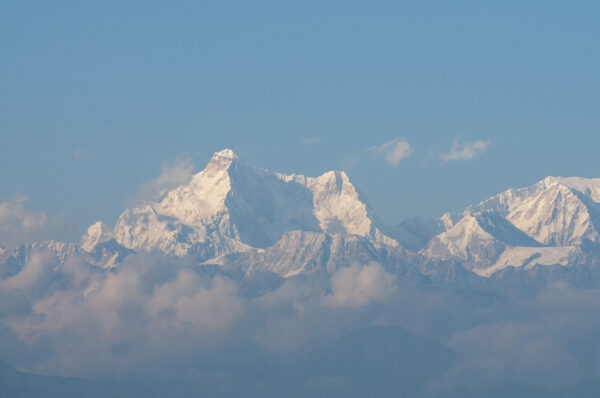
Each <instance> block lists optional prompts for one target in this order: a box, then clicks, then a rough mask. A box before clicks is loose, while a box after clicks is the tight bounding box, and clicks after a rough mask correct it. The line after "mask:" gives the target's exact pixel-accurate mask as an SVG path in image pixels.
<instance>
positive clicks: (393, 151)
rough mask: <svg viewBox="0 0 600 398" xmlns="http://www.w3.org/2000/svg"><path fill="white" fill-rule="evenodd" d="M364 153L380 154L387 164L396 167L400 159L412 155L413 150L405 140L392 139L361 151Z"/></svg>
mask: <svg viewBox="0 0 600 398" xmlns="http://www.w3.org/2000/svg"><path fill="white" fill-rule="evenodd" d="M366 152H376V153H379V154H382V155H383V157H384V159H385V161H386V162H387V164H389V165H390V166H392V167H396V166H398V163H400V161H401V160H402V159H405V158H407V157H409V156H410V155H411V154H412V153H413V149H412V147H411V146H410V144H409V143H408V142H407V141H406V140H405V139H403V138H394V139H393V140H390V141H388V142H386V143H383V144H381V145H379V146H372V147H369V148H367V149H365V150H364V151H363V153H366Z"/></svg>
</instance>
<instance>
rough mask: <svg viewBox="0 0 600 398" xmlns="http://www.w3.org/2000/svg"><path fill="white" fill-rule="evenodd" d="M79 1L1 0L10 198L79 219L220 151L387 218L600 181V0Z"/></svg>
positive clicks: (2, 164) (82, 222) (0, 86)
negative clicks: (340, 178) (351, 192)
mask: <svg viewBox="0 0 600 398" xmlns="http://www.w3.org/2000/svg"><path fill="white" fill-rule="evenodd" d="M82 3H83V2H62V1H55V2H18V1H14V2H13V1H7V2H3V4H2V6H1V12H0V58H1V59H2V61H1V62H0V72H1V73H0V90H1V93H2V94H1V95H0V132H1V135H2V145H1V146H0V169H1V170H2V184H0V197H2V198H4V199H10V198H12V197H14V196H15V195H17V194H25V195H27V196H29V197H30V203H29V206H30V207H32V208H34V209H38V210H43V211H46V212H48V213H50V214H55V213H62V214H64V215H65V216H66V217H67V218H69V219H70V220H72V221H73V222H74V223H75V225H76V226H77V232H79V231H81V230H82V229H83V228H85V227H87V225H89V224H90V223H91V222H93V221H95V220H96V219H104V220H106V221H108V222H109V223H114V221H115V220H116V217H117V216H118V215H119V214H120V212H121V210H122V208H123V207H124V206H125V204H126V201H127V200H128V198H131V197H132V196H133V195H135V193H136V191H137V189H138V186H139V184H140V183H142V182H144V181H148V180H151V179H153V178H155V177H156V176H157V175H158V174H159V173H160V167H161V164H162V163H163V162H175V161H176V159H177V158H182V157H183V158H185V157H190V158H192V159H193V161H194V163H195V165H196V168H197V169H198V170H199V169H201V168H202V167H203V166H204V163H206V162H207V161H208V159H209V157H210V155H211V154H212V153H213V152H215V151H218V150H220V149H222V148H225V147H231V148H232V149H234V150H235V151H236V152H237V153H238V155H239V156H240V157H241V158H243V159H245V160H247V161H248V162H250V163H252V164H254V165H257V166H260V167H265V168H269V169H272V170H277V171H284V172H299V173H303V174H308V175H319V174H321V173H322V172H324V171H326V170H330V169H345V170H346V171H347V172H348V174H349V175H350V177H351V179H352V181H353V182H354V183H355V184H356V185H357V186H358V187H359V188H361V189H362V190H363V191H364V192H365V193H366V195H367V196H368V198H369V199H370V201H371V203H372V205H373V206H374V207H375V209H376V211H377V212H378V213H379V214H380V215H382V216H383V217H384V218H385V219H387V220H388V221H391V222H399V221H401V220H402V219H404V218H407V217H411V216H416V215H419V216H425V217H437V216H440V215H441V214H442V213H443V212H445V211H460V210H462V209H463V208H464V207H466V206H467V205H468V204H470V203H474V202H477V201H479V200H482V199H484V198H486V197H487V196H490V195H492V194H494V193H497V192H499V191H502V190H504V189H506V188H508V187H510V186H523V185H529V184H531V183H533V182H535V181H537V180H539V179H541V178H543V177H545V176H547V175H564V176H570V175H579V176H584V177H597V176H600V163H599V162H598V155H599V152H600V151H599V149H598V148H599V147H600V134H599V131H600V115H599V114H598V109H599V108H600V107H599V105H600V99H599V95H598V93H599V88H600V77H599V76H600V75H599V74H598V70H600V55H599V51H598V42H597V41H598V37H600V27H599V25H598V23H597V21H598V16H599V11H600V5H599V4H598V3H597V2H585V1H581V2H576V4H574V3H575V2H569V3H568V2H557V1H529V2H496V4H491V2H476V1H473V2H442V1H439V2H429V1H424V2H412V3H408V2H377V3H375V2H361V3H359V2H349V1H343V2H341V1H340V2H333V1H332V2H323V1H320V2H311V1H306V2H296V3H294V4H292V3H291V2H290V3H284V2H275V1H274V2H226V1H222V2H212V3H208V2H177V4H175V5H173V4H172V3H169V4H167V3H165V2H150V1H143V2H142V1H140V2H127V4H122V3H123V2H97V3H94V4H87V5H83V4H82ZM484 3H485V4H484ZM386 143H387V145H386ZM404 143H406V144H404ZM475 143H477V144H475ZM398 145H401V146H398ZM402 145H408V146H407V147H403V146H402ZM453 145H454V149H455V151H454V152H455V154H459V153H462V155H463V156H459V155H456V156H448V155H449V154H450V153H451V152H452V147H453ZM469 145H475V147H474V149H473V150H472V151H469V149H470V147H469ZM403 148H404V151H403ZM394 149H397V150H398V151H397V152H395V154H396V156H395V157H394V156H392V155H394V151H393V150H394ZM461 151H462V152H461ZM402 155H404V156H402ZM390 156H391V157H390ZM444 156H445V157H444ZM386 157H387V161H386ZM459 158H463V159H459ZM466 158H470V159H466Z"/></svg>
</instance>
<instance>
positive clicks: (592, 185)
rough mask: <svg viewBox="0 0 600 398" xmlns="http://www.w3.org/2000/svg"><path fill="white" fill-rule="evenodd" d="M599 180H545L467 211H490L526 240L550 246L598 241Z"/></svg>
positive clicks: (512, 190) (505, 193)
mask: <svg viewBox="0 0 600 398" xmlns="http://www.w3.org/2000/svg"><path fill="white" fill-rule="evenodd" d="M598 200H600V179H586V178H579V177H570V178H564V177H547V178H545V179H543V180H541V181H540V182H538V183H536V184H534V185H532V186H529V187H525V188H520V189H509V190H507V191H505V192H502V193H500V194H498V195H496V196H494V197H492V198H490V199H488V200H486V201H484V202H481V203H480V204H479V205H477V206H473V207H471V208H469V209H468V210H467V211H479V210H491V211H495V212H497V213H498V214H500V215H502V216H504V217H506V219H507V220H509V221H510V222H511V223H513V224H514V225H515V226H516V227H517V228H519V229H521V230H522V231H523V232H525V233H526V234H527V235H529V236H530V237H532V238H534V239H535V240H537V241H539V242H541V243H544V244H546V245H553V246H569V245H580V244H582V243H583V241H584V240H591V241H594V242H597V241H598V240H599V239H600V234H599V233H598V231H599V230H600V228H599V226H600V216H599V214H600V211H599V210H600V205H599V203H598Z"/></svg>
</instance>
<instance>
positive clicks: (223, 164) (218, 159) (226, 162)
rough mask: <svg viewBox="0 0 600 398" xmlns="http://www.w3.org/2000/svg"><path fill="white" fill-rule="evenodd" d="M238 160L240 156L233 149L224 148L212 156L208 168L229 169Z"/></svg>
mask: <svg viewBox="0 0 600 398" xmlns="http://www.w3.org/2000/svg"><path fill="white" fill-rule="evenodd" d="M238 161H239V158H238V156H237V155H236V154H235V153H234V152H233V151H232V150H231V149H228V148H227V149H223V150H222V151H219V152H216V153H215V154H214V155H213V156H212V158H211V159H210V161H209V162H208V164H207V165H206V170H227V169H229V168H230V167H231V166H232V165H235V164H236V163H237V162H238Z"/></svg>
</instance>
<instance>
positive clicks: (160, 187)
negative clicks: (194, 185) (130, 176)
mask: <svg viewBox="0 0 600 398" xmlns="http://www.w3.org/2000/svg"><path fill="white" fill-rule="evenodd" d="M160 171H161V173H160V175H159V176H158V177H157V178H155V179H154V180H152V181H149V182H145V183H142V184H140V188H139V196H140V198H139V199H155V198H156V196H158V195H161V194H162V193H164V192H166V191H168V190H170V189H173V188H176V187H178V186H179V185H181V184H184V183H186V182H187V181H188V180H189V179H190V178H191V177H192V175H193V173H194V164H193V163H192V160H191V159H190V158H186V157H179V158H177V159H175V161H174V162H163V164H162V165H161V166H160Z"/></svg>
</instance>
